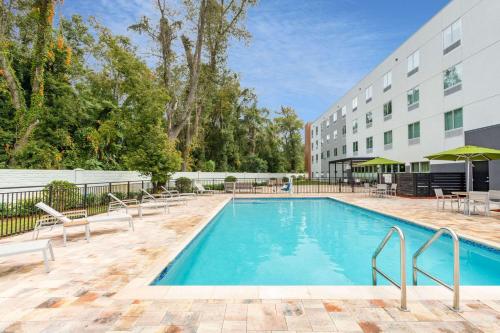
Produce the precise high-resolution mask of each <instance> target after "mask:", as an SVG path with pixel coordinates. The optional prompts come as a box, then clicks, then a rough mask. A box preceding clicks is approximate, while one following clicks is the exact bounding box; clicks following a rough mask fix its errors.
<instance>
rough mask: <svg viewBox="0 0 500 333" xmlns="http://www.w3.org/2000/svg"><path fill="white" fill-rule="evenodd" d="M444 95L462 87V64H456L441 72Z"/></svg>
mask: <svg viewBox="0 0 500 333" xmlns="http://www.w3.org/2000/svg"><path fill="white" fill-rule="evenodd" d="M443 88H444V95H445V96H446V95H449V94H452V93H454V92H455V91H458V90H460V89H462V64H457V65H455V66H452V67H450V68H448V69H447V70H445V71H444V73H443Z"/></svg>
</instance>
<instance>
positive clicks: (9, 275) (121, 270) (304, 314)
mask: <svg viewBox="0 0 500 333" xmlns="http://www.w3.org/2000/svg"><path fill="white" fill-rule="evenodd" d="M339 197H340V198H341V199H343V200H347V201H350V202H353V203H355V204H360V205H363V206H365V207H368V208H373V209H377V210H380V211H382V212H386V213H390V214H394V215H397V216H400V217H403V218H411V219H414V220H418V221H420V222H424V223H434V224H435V225H436V226H439V225H441V223H446V224H447V225H451V226H453V227H454V228H456V229H457V230H459V231H460V232H463V233H464V234H469V235H471V236H473V237H479V238H481V237H483V238H484V239H486V240H490V241H497V242H498V240H499V239H500V232H496V230H500V229H499V226H500V222H499V221H500V220H499V216H500V215H499V214H494V215H493V216H492V217H488V218H485V217H472V218H470V217H465V216H462V215H460V214H457V213H451V212H441V211H440V212H437V211H435V208H434V202H433V200H414V199H400V198H398V199H390V200H389V199H375V198H367V197H366V196H363V195H347V194H342V195H339ZM224 199H225V197H224V196H207V197H202V198H199V199H197V203H196V205H191V204H188V205H187V206H176V207H172V210H171V213H170V214H168V215H162V214H152V215H146V216H145V217H144V218H143V219H142V220H139V219H136V231H135V232H131V231H128V230H127V228H126V227H124V226H123V224H120V223H110V224H103V225H102V226H95V227H93V228H92V240H91V242H90V243H86V242H85V239H84V235H83V233H75V234H72V235H71V237H70V241H69V242H68V246H67V247H63V246H62V238H61V233H60V230H57V228H56V229H54V230H53V231H49V232H46V231H44V232H42V235H41V236H42V238H44V237H45V238H50V239H52V240H53V243H54V248H55V254H56V261H55V262H51V272H50V273H49V274H46V273H45V272H44V269H43V264H42V263H41V262H40V258H39V256H36V255H31V254H27V255H19V256H17V257H15V258H1V260H0V332H29V333H31V332H47V333H52V332H167V333H181V332H187V333H195V332H200V333H202V332H219V333H243V332H255V333H257V332H264V333H267V332H268V333H272V332H285V331H286V332H365V333H368V332H377V333H378V332H439V333H447V332H500V324H499V323H500V300H487V301H486V300H484V301H482V300H462V302H461V309H462V311H461V312H458V313H457V312H454V311H452V310H451V309H450V308H449V303H450V301H449V299H446V300H444V301H436V300H421V301H414V300H413V301H412V300H410V301H409V302H408V308H409V311H407V312H402V311H400V310H399V308H398V307H399V302H398V300H397V299H394V300H388V299H377V298H375V297H374V298H373V299H354V300H343V299H324V300H315V299H302V300H301V299H299V297H300V295H301V293H302V291H300V290H298V289H297V288H288V289H287V295H289V296H290V297H291V298H293V299H280V298H276V299H259V298H258V295H259V287H255V288H253V289H251V290H250V291H249V292H246V291H244V290H243V289H241V290H239V288H233V289H232V291H234V293H232V291H231V290H223V289H218V288H217V287H215V288H214V287H209V288H199V289H198V291H199V292H193V295H184V296H185V297H184V299H163V298H164V296H166V295H167V294H168V292H170V290H169V289H168V288H165V289H161V288H159V289H153V291H152V292H137V290H136V289H135V287H134V284H135V285H136V286H139V285H141V284H146V283H148V280H147V279H146V278H145V276H146V275H144V274H145V272H147V271H148V269H150V267H151V266H152V265H153V263H154V262H155V261H157V260H158V259H160V258H162V257H165V256H166V255H168V254H169V253H171V252H172V251H173V250H174V249H176V248H177V247H178V245H179V244H181V243H182V242H183V241H184V240H185V239H186V237H189V236H190V235H191V234H192V232H193V231H194V230H195V229H196V227H197V226H198V225H199V224H200V223H201V221H202V220H203V216H205V214H208V212H210V211H211V210H213V209H214V207H216V206H217V205H219V204H220V203H221V202H222V201H223V200H224ZM443 221H444V222H443ZM477 221H480V223H477ZM30 237H31V235H29V234H25V235H19V236H15V237H11V238H9V239H2V240H1V241H0V243H2V242H8V241H18V240H27V239H29V238H30ZM110 249H112V250H110ZM135 279H137V280H135ZM131 281H134V282H133V283H132V284H131V285H128V284H129V283H130V282H131ZM262 290H263V292H264V293H268V294H269V295H274V294H273V293H274V292H275V291H274V290H273V288H272V287H270V288H263V289H262ZM158 294H161V295H158ZM212 294H213V295H219V296H218V297H214V298H210V297H208V298H206V299H200V298H204V297H206V295H212ZM159 296H161V297H159ZM304 296H307V295H304ZM243 297H247V298H243ZM272 297H275V296H272ZM327 297H328V296H327Z"/></svg>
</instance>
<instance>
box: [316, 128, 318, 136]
mask: <svg viewBox="0 0 500 333" xmlns="http://www.w3.org/2000/svg"><path fill="white" fill-rule="evenodd" d="M316 135H318V126H316Z"/></svg>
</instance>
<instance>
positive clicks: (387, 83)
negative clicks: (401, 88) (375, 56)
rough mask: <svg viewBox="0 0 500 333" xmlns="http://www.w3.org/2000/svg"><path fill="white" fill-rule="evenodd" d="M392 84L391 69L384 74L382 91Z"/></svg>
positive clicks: (389, 87)
mask: <svg viewBox="0 0 500 333" xmlns="http://www.w3.org/2000/svg"><path fill="white" fill-rule="evenodd" d="M391 86H392V71H389V72H387V73H385V74H384V92H386V91H387V90H389V89H391Z"/></svg>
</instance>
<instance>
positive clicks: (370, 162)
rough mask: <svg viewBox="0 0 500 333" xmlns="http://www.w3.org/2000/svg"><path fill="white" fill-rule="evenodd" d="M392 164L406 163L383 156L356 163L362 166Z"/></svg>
mask: <svg viewBox="0 0 500 333" xmlns="http://www.w3.org/2000/svg"><path fill="white" fill-rule="evenodd" d="M391 164H404V163H403V162H398V161H393V160H389V159H387V158H383V157H376V158H374V159H372V160H368V161H365V162H362V163H358V164H356V166H357V167H362V166H373V165H391Z"/></svg>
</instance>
